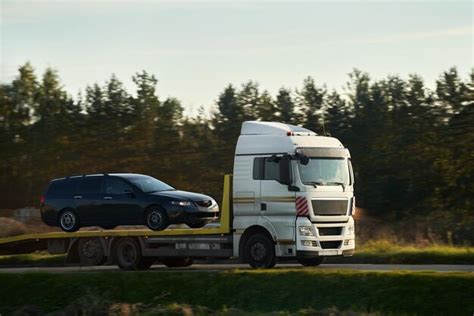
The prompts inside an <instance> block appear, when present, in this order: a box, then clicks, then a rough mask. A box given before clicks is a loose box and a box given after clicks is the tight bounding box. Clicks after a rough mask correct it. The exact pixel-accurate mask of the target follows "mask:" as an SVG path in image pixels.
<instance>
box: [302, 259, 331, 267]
mask: <svg viewBox="0 0 474 316" xmlns="http://www.w3.org/2000/svg"><path fill="white" fill-rule="evenodd" d="M297 260H298V262H299V263H300V264H301V265H303V266H306V267H316V266H319V265H320V264H321V263H323V262H324V257H314V258H297Z"/></svg>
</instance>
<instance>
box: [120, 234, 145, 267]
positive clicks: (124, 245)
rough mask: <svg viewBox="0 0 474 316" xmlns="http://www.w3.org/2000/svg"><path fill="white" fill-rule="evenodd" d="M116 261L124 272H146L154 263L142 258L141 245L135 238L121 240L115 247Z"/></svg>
mask: <svg viewBox="0 0 474 316" xmlns="http://www.w3.org/2000/svg"><path fill="white" fill-rule="evenodd" d="M115 260H116V261H117V265H118V266H119V267H120V269H122V270H145V269H148V268H150V267H151V265H152V264H153V261H151V260H150V259H149V258H144V257H142V250H141V248H140V244H139V243H138V241H136V240H135V239H134V238H130V237H125V238H121V239H120V240H119V241H118V243H117V245H116V246H115Z"/></svg>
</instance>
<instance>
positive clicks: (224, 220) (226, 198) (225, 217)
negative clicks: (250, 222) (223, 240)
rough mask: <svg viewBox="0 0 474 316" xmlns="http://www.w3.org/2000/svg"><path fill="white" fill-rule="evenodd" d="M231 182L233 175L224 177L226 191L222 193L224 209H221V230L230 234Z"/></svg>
mask: <svg viewBox="0 0 474 316" xmlns="http://www.w3.org/2000/svg"><path fill="white" fill-rule="evenodd" d="M230 181H231V175H230V174H226V175H224V191H223V193H222V204H221V205H222V209H221V230H223V231H224V232H230V221H231V220H232V219H231V218H230V203H231V201H230V197H231V192H230V187H231V186H230Z"/></svg>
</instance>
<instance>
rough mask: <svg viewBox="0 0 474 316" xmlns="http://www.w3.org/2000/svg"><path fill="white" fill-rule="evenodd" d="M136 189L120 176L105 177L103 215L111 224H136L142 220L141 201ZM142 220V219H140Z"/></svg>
mask: <svg viewBox="0 0 474 316" xmlns="http://www.w3.org/2000/svg"><path fill="white" fill-rule="evenodd" d="M136 194H137V193H136V192H135V189H134V188H133V187H132V186H131V185H130V184H129V183H127V182H126V181H125V180H123V179H121V178H119V177H113V176H107V177H105V194H104V198H103V203H102V210H101V216H102V217H103V218H104V220H105V221H111V222H113V223H110V224H136V223H137V222H138V221H140V220H141V218H140V217H141V214H142V213H141V212H140V208H141V206H140V203H139V201H138V199H137V195H136ZM140 222H142V221H140Z"/></svg>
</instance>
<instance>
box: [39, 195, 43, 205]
mask: <svg viewBox="0 0 474 316" xmlns="http://www.w3.org/2000/svg"><path fill="white" fill-rule="evenodd" d="M40 204H44V195H42V196H41V197H40Z"/></svg>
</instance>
